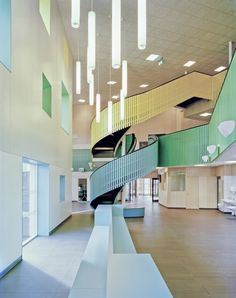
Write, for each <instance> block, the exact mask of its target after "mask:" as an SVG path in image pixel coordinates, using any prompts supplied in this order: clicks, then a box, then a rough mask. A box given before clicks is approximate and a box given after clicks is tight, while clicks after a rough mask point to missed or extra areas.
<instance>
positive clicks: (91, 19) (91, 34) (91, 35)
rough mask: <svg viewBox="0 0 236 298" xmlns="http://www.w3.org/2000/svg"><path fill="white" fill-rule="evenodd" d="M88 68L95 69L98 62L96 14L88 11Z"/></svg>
mask: <svg viewBox="0 0 236 298" xmlns="http://www.w3.org/2000/svg"><path fill="white" fill-rule="evenodd" d="M87 54H88V68H90V69H92V70H94V69H95V64H96V14H95V12H94V11H89V13H88V53H87Z"/></svg>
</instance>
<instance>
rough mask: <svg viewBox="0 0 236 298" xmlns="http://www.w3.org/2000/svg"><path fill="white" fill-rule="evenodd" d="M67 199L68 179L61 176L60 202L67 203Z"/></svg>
mask: <svg viewBox="0 0 236 298" xmlns="http://www.w3.org/2000/svg"><path fill="white" fill-rule="evenodd" d="M65 197H66V178H65V176H63V175H61V176H60V202H63V201H65Z"/></svg>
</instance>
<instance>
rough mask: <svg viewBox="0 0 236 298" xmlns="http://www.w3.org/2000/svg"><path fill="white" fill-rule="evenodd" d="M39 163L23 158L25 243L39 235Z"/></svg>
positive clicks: (23, 233) (23, 223)
mask: <svg viewBox="0 0 236 298" xmlns="http://www.w3.org/2000/svg"><path fill="white" fill-rule="evenodd" d="M37 170H38V167H37V163H36V162H34V161H32V160H26V159H24V160H23V172H22V237H23V245H24V244H26V243H27V242H29V241H30V240H32V239H33V238H34V237H35V236H37V215H38V211H37V201H38V200H37V198H38V178H37Z"/></svg>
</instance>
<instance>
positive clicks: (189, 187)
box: [159, 167, 217, 209]
mask: <svg viewBox="0 0 236 298" xmlns="http://www.w3.org/2000/svg"><path fill="white" fill-rule="evenodd" d="M180 170H181V171H182V172H185V190H184V191H172V190H171V187H170V185H171V179H172V176H171V175H170V173H171V172H175V171H180ZM165 176H166V177H164V175H162V179H161V184H160V198H159V202H160V204H162V205H163V206H166V207H170V208H186V209H201V208H209V209H211V208H212V209H215V208H217V177H216V170H215V168H214V167H199V168H198V167H192V168H169V169H168V172H167V174H165Z"/></svg>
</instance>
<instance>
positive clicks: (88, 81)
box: [87, 67, 93, 84]
mask: <svg viewBox="0 0 236 298" xmlns="http://www.w3.org/2000/svg"><path fill="white" fill-rule="evenodd" d="M92 76H93V71H92V69H91V68H88V67H87V83H88V84H89V83H91V82H92Z"/></svg>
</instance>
